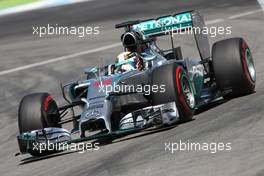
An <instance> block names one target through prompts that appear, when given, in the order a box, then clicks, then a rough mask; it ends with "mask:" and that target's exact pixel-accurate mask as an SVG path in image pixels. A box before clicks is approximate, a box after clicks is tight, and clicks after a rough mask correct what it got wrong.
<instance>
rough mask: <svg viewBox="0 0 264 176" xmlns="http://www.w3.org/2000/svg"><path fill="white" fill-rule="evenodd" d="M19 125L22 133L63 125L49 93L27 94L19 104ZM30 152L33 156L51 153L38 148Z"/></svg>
mask: <svg viewBox="0 0 264 176" xmlns="http://www.w3.org/2000/svg"><path fill="white" fill-rule="evenodd" d="M18 126H19V132H20V133H24V132H29V131H33V130H37V129H42V128H47V127H61V125H59V110H58V106H57V104H56V102H55V101H54V100H53V98H52V97H51V96H50V95H49V94H48V93H34V94H29V95H27V96H25V97H24V98H23V99H22V100H21V102H20V105H19V111H18ZM28 152H29V153H30V154H31V155H33V156H41V155H47V154H49V153H50V152H43V153H39V152H38V151H37V150H34V151H33V150H29V151H28Z"/></svg>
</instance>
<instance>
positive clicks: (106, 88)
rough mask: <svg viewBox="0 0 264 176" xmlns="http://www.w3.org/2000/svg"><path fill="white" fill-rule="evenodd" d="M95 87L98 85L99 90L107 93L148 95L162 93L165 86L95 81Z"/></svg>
mask: <svg viewBox="0 0 264 176" xmlns="http://www.w3.org/2000/svg"><path fill="white" fill-rule="evenodd" d="M94 86H95V87H99V92H104V93H106V94H108V93H110V92H111V93H120V92H126V93H142V94H144V95H150V94H151V93H158V92H160V93H164V92H165V91H166V89H165V88H166V86H165V85H163V84H161V85H149V84H138V85H129V84H116V83H114V84H113V85H112V84H108V83H106V82H103V83H101V82H97V83H95V84H94Z"/></svg>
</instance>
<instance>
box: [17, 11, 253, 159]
mask: <svg viewBox="0 0 264 176" xmlns="http://www.w3.org/2000/svg"><path fill="white" fill-rule="evenodd" d="M204 26H205V24H204V20H203V18H202V16H201V15H200V14H199V13H198V12H197V11H194V10H192V11H186V12H181V13H176V14H173V15H168V16H162V17H159V18H156V19H146V20H136V21H128V22H124V23H120V24H117V25H116V26H115V27H116V28H123V29H124V33H123V34H122V36H121V41H122V43H123V45H124V52H123V53H122V54H121V55H120V56H119V57H118V60H117V61H116V62H114V63H112V64H109V65H107V66H105V67H101V68H97V67H88V68H86V69H85V74H86V79H84V80H78V81H75V82H71V83H68V84H66V85H61V91H62V95H63V98H64V99H65V100H66V102H67V104H66V105H62V106H58V105H57V103H56V102H55V100H54V99H53V98H52V96H51V95H50V94H49V93H33V94H29V95H26V96H24V97H23V99H22V100H21V102H20V105H19V113H18V124H19V135H18V136H17V140H18V144H19V148H20V152H21V153H30V154H31V155H34V156H40V155H47V154H50V151H45V152H40V151H39V150H34V148H33V147H34V143H37V144H41V143H47V142H50V143H53V144H54V143H68V144H70V143H76V142H80V141H88V140H93V139H98V138H104V137H107V136H118V135H123V134H130V133H134V132H138V131H141V130H145V129H148V128H155V127H164V126H171V125H173V124H175V123H177V122H188V121H190V120H192V118H193V114H194V111H196V110H198V109H199V108H200V107H201V106H206V105H207V104H209V103H211V102H213V101H216V100H218V99H221V98H224V99H230V98H234V97H239V96H243V95H246V94H251V93H253V92H254V91H255V84H256V71H255V67H254V62H253V57H252V54H251V52H250V49H249V47H248V45H247V43H246V42H245V40H244V39H242V38H229V39H225V40H221V41H218V42H215V43H214V44H213V46H212V49H211V48H210V46H209V41H208V37H207V35H204V34H202V33H200V34H196V33H194V38H195V41H196V45H197V49H198V51H199V56H200V57H199V58H191V59H190V58H188V57H183V55H182V52H181V47H180V46H178V47H174V45H175V44H174V42H173V40H170V42H171V46H172V47H171V49H169V50H162V49H160V48H159V46H157V42H156V41H157V40H158V39H159V37H160V36H164V35H168V36H171V39H172V38H173V36H172V34H173V32H174V31H177V30H183V29H192V28H193V27H199V28H201V29H202V28H203V27H204ZM76 107H78V111H79V113H77V112H76ZM68 112H71V113H70V115H69V114H68ZM66 117H67V118H66ZM65 123H72V124H73V128H72V130H71V131H68V130H66V129H64V128H62V125H63V124H65ZM94 132H95V133H94ZM76 133H77V134H78V137H77V138H74V139H73V137H72V136H73V134H76ZM53 152H54V151H53Z"/></svg>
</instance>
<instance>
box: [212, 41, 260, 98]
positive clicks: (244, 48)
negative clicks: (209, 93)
mask: <svg viewBox="0 0 264 176" xmlns="http://www.w3.org/2000/svg"><path fill="white" fill-rule="evenodd" d="M212 61H213V69H214V75H215V79H216V84H217V86H218V87H219V88H220V90H221V92H222V94H223V97H224V98H230V97H237V96H242V95H246V94H250V93H253V92H254V90H255V85H256V70H255V67H254V61H253V57H252V54H251V52H250V49H249V47H248V45H247V43H246V42H245V40H244V39H242V38H230V39H226V40H222V41H219V42H216V43H214V45H213V48H212Z"/></svg>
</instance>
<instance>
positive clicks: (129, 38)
mask: <svg viewBox="0 0 264 176" xmlns="http://www.w3.org/2000/svg"><path fill="white" fill-rule="evenodd" d="M121 40H122V43H123V46H124V47H125V48H126V49H127V51H129V52H140V50H141V48H142V47H143V46H145V44H143V35H142V34H140V32H136V31H131V32H126V33H125V34H123V35H122V37H121Z"/></svg>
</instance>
